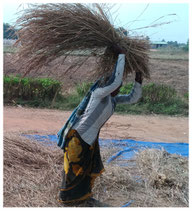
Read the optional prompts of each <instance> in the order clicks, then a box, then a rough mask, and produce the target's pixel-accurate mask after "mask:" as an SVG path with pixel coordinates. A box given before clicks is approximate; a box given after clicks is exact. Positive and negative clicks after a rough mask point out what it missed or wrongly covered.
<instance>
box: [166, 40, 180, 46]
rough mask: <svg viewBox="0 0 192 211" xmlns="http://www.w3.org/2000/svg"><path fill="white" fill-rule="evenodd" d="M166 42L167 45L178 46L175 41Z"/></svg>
mask: <svg viewBox="0 0 192 211" xmlns="http://www.w3.org/2000/svg"><path fill="white" fill-rule="evenodd" d="M167 44H168V46H171V47H178V46H179V44H178V42H177V41H168V42H167Z"/></svg>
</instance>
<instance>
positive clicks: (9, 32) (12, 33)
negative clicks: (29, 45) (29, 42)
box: [3, 23, 18, 39]
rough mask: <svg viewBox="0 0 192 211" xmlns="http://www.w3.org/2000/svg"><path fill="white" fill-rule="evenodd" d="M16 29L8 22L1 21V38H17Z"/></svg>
mask: <svg viewBox="0 0 192 211" xmlns="http://www.w3.org/2000/svg"><path fill="white" fill-rule="evenodd" d="M16 32H17V30H16V29H15V28H14V27H13V26H11V25H10V24H8V23H3V39H17V38H18V37H17V35H16Z"/></svg>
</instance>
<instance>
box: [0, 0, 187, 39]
mask: <svg viewBox="0 0 192 211" xmlns="http://www.w3.org/2000/svg"><path fill="white" fill-rule="evenodd" d="M23 2H25V1H23ZM43 2H44V3H46V1H43ZM124 2H126V1H124ZM26 7H27V4H26V3H25V4H22V1H19V2H18V1H16V2H15V1H11V3H10V1H3V22H4V23H9V24H14V22H15V20H16V19H17V17H19V16H18V15H16V13H18V12H19V11H21V10H22V9H23V8H26ZM110 13H111V15H112V20H113V23H114V25H115V26H117V27H118V26H123V27H124V28H125V29H127V30H128V31H129V33H130V34H131V35H144V36H149V37H150V40H152V41H161V40H162V39H164V40H165V41H177V42H179V43H186V42H187V40H188V38H189V5H188V3H128V2H127V3H116V4H115V5H113V7H112V9H111V10H110ZM154 25H155V27H149V26H154ZM143 27H147V28H143ZM141 28H142V29H141Z"/></svg>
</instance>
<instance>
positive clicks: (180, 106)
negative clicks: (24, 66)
mask: <svg viewBox="0 0 192 211" xmlns="http://www.w3.org/2000/svg"><path fill="white" fill-rule="evenodd" d="M34 81H36V83H34ZM19 82H20V84H22V86H23V88H22V89H21V87H20V89H18V84H19ZM29 84H30V85H29ZM37 84H38V88H37ZM91 84H92V83H90V82H88V83H85V82H84V83H82V84H78V85H77V86H76V88H75V91H74V92H73V93H71V94H64V95H61V93H60V92H59V93H58V94H57V95H55V94H56V91H57V90H58V89H59V90H60V88H61V84H60V83H59V82H58V81H55V80H52V79H36V80H35V79H33V80H32V79H29V78H23V79H22V80H21V79H20V78H18V77H4V102H5V103H7V102H12V100H14V102H15V103H16V104H20V105H23V106H24V105H27V106H31V107H38V108H54V109H60V110H73V109H74V108H75V107H76V106H78V104H79V103H80V102H81V100H82V99H83V97H84V96H85V94H86V93H87V91H88V90H89V87H90V86H91ZM55 85H56V86H55ZM10 86H11V87H12V88H11V89H10ZM53 87H54V88H53ZM132 87H133V83H128V84H125V85H124V86H122V87H121V89H120V94H129V93H130V91H131V89H132ZM21 90H22V92H21ZM29 96H30V97H29ZM115 111H116V113H123V114H162V115H180V116H187V115H188V93H185V94H184V96H180V95H178V94H177V92H176V90H175V89H173V88H171V87H169V86H167V85H164V84H155V83H149V84H147V85H145V86H143V94H142V98H141V99H140V100H139V102H137V103H136V104H131V105H130V104H123V105H117V107H116V110H115Z"/></svg>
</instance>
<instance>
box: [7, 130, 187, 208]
mask: <svg viewBox="0 0 192 211" xmlns="http://www.w3.org/2000/svg"><path fill="white" fill-rule="evenodd" d="M101 153H102V157H103V158H104V159H103V161H104V162H105V160H107V159H108V158H107V156H109V157H110V156H111V155H112V154H114V153H115V152H114V147H112V151H110V149H107V151H106V149H105V148H102V149H101ZM106 155H107V156H106ZM136 163H137V165H135V166H133V165H132V166H127V167H120V166H117V165H114V163H113V162H112V163H111V164H109V165H107V164H105V163H104V164H105V172H104V173H103V174H102V175H101V177H99V178H97V179H96V181H95V186H94V189H93V192H94V198H96V199H98V200H100V201H102V202H104V203H107V204H109V205H110V206H116V207H119V206H122V205H124V204H126V203H127V202H129V201H130V200H133V203H132V204H131V206H132V207H177V206H178V207H183V206H188V160H187V159H185V158H182V157H180V156H176V155H170V154H167V153H165V152H164V151H161V150H159V151H158V150H145V151H143V152H140V153H139V154H138V156H137V157H136ZM62 168H63V152H62V150H60V149H58V148H56V147H54V146H52V147H48V146H47V147H46V146H44V145H42V144H41V143H39V142H36V141H30V140H28V139H26V138H24V137H23V136H20V135H18V134H4V189H3V196H4V201H3V203H4V207H62V206H65V205H62V204H60V203H58V202H57V197H58V191H59V187H60V184H61V171H62ZM154 172H157V174H158V175H165V177H166V178H168V179H169V181H171V182H172V183H170V182H168V183H167V182H166V183H165V184H163V183H156V182H155V180H156V176H153V175H155V174H154ZM176 172H177V173H176ZM163 178H164V177H163ZM157 184H158V185H157ZM71 206H81V207H82V206H85V205H84V204H80V205H71Z"/></svg>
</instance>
